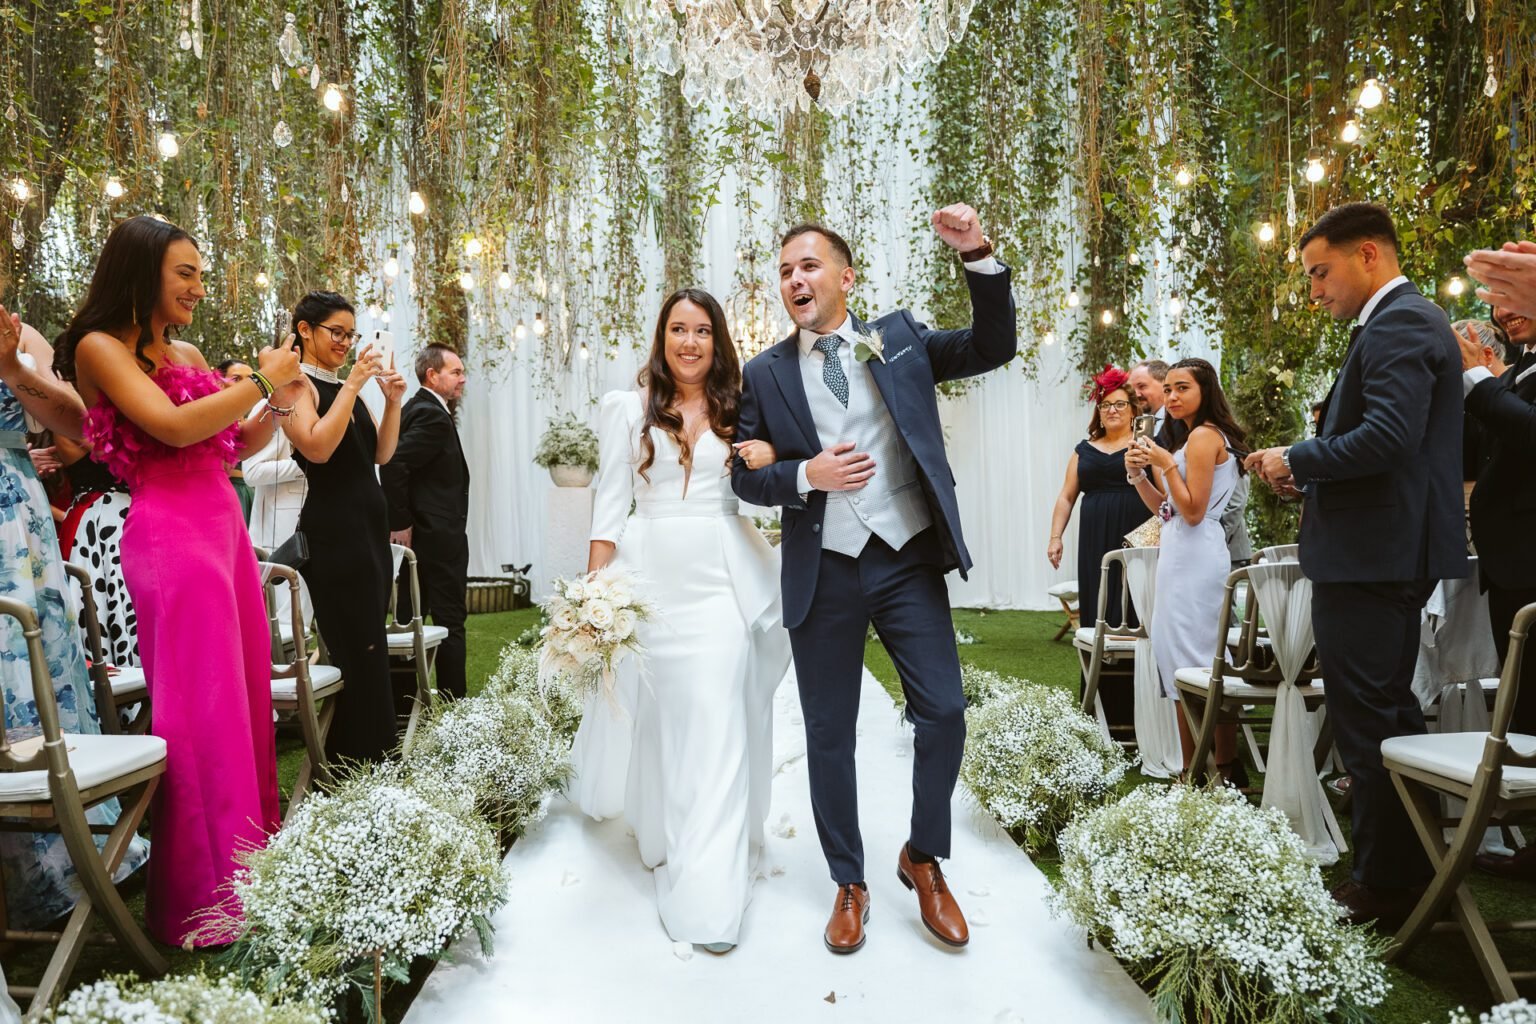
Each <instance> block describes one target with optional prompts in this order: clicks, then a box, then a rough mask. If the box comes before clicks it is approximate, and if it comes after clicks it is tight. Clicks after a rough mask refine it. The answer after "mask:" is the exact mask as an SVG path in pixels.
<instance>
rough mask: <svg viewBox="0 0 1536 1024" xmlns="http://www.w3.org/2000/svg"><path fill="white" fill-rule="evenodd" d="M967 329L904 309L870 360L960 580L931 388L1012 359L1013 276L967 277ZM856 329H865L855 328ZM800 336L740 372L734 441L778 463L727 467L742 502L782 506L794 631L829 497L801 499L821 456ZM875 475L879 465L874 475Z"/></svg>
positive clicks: (963, 561)
mask: <svg viewBox="0 0 1536 1024" xmlns="http://www.w3.org/2000/svg"><path fill="white" fill-rule="evenodd" d="M965 277H966V284H967V285H968V286H969V287H970V292H971V309H972V322H971V326H970V327H968V328H965V329H963V330H954V331H940V330H933V329H931V328H929V327H926V326H924V325H923V324H920V323H918V322H917V321H916V320H914V319H913V318H912V314H911V313H910V312H908V311H907V310H901V311H899V312H896V313H891V314H889V315H887V316H883V317H881V318H880V319H879V320H876V321H875V322H874V323H873V324H872V325H870V326H873V327H877V328H879V329H880V331H881V332H883V335H884V347H883V351H884V355H885V361H884V362H881V361H880V360H879V359H871V360H869V362H867V363H865V364H864V365H865V366H867V367H868V368H869V373H870V375H871V376H872V377H873V378H874V382H875V386H876V387H877V388H878V389H879V392H880V395H881V397H882V398H883V399H884V400H885V405H886V408H887V409H888V410H889V411H890V414H891V421H892V423H894V424H895V426H896V429H897V430H899V431H901V436H902V437H903V438H904V439H905V440H906V442H907V447H908V448H910V449H911V451H912V456H913V458H914V459H915V460H916V462H917V470H918V481H919V482H920V483H921V485H922V488H923V493H924V496H925V497H926V498H927V500H928V506H929V509H930V511H931V512H932V514H933V522H934V526H935V527H937V529H938V537H939V542H940V546H941V550H942V552H943V559H944V565H943V568H944V570H945V571H946V572H947V571H948V570H950V569H959V570H960V573H961V575H962V576H963V575H964V574H965V572H966V570H968V569H969V568H970V567H971V556H970V553H969V552H968V551H966V548H965V539H964V538H963V537H962V536H961V533H960V507H959V505H958V504H957V502H956V500H955V475H954V473H953V472H951V471H950V468H949V458H948V457H947V456H946V454H945V452H944V432H943V428H942V426H941V425H940V423H939V403H938V396H937V394H936V392H935V390H934V388H935V385H937V384H938V383H939V382H941V381H946V380H957V379H959V378H961V377H971V376H975V375H976V374H979V373H986V372H987V371H988V370H994V369H996V368H997V367H999V366H1002V365H1003V364H1004V363H1006V362H1008V360H1010V359H1012V358H1013V357H1014V355H1015V354H1016V353H1017V352H1018V334H1017V328H1016V327H1015V317H1014V308H1013V295H1012V292H1011V290H1010V288H1009V280H1010V273H1009V271H1008V268H1007V267H1004V268H1003V269H1002V270H1001V271H1000V272H999V273H996V274H976V273H970V272H967V273H966V275H965ZM855 325H856V326H860V327H862V326H864V325H862V324H859V322H858V321H857V320H855ZM798 340H799V332H798V331H796V332H795V333H794V334H791V335H790V336H789V337H788V338H786V339H784V340H783V341H781V342H779V343H778V344H777V345H775V346H773V347H772V348H770V349H768V350H767V351H765V352H763V353H762V354H760V355H758V356H757V357H756V358H755V359H753V360H752V361H751V362H749V363H747V365H746V368H745V369H744V370H743V371H742V394H741V418H740V420H739V421H738V423H737V427H736V438H737V440H741V441H746V440H753V439H760V440H763V441H767V442H768V443H769V444H771V445H773V448H774V451H775V452H776V453H777V456H778V461H776V462H775V463H774V464H773V465H772V466H769V467H767V468H765V469H758V470H749V469H747V468H746V466H745V465H744V464H743V463H742V462H741V460H740V459H737V460H735V463H734V464H733V466H732V468H731V486H732V487H733V488H734V489H735V491H736V494H737V495H738V496H739V497H740V498H742V500H744V501H748V502H751V503H752V504H754V505H763V506H772V505H779V506H782V507H783V540H782V542H781V546H780V550H781V552H782V554H783V561H782V570H781V580H782V585H783V597H784V625H785V626H787V627H788V628H790V629H794V628H796V627H797V626H799V625H800V624H801V623H802V622H804V621H805V616H806V613H807V612H808V611H809V610H810V606H811V598H812V596H814V595H815V593H816V578H817V575H818V573H819V569H820V566H821V522H822V517H823V515H824V514H825V512H826V507H827V496H826V494H825V493H824V492H822V491H815V490H813V491H811V492H810V494H809V495H808V496H807V498H806V500H804V501H802V500H801V498H800V492H799V490H798V488H797V484H796V480H797V477H798V475H799V471H800V464H801V463H802V462H805V461H806V460H807V459H811V458H814V457H815V456H817V455H819V454H820V453H821V451H822V444H821V440H820V438H819V437H818V436H817V433H816V423H815V420H814V419H813V418H812V416H811V406H810V403H809V402H808V401H807V400H806V397H805V382H804V379H803V378H802V377H801V375H800V349H799V345H798ZM875 472H876V473H879V472H880V469H879V467H876V469H875Z"/></svg>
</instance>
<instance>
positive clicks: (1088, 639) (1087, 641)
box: [1072, 626, 1136, 651]
mask: <svg viewBox="0 0 1536 1024" xmlns="http://www.w3.org/2000/svg"><path fill="white" fill-rule="evenodd" d="M1093 634H1094V627H1093V626H1083V627H1081V628H1080V629H1078V631H1077V633H1076V635H1074V636H1073V638H1072V646H1074V647H1077V648H1079V649H1081V650H1084V651H1091V650H1093ZM1104 649H1105V650H1106V651H1134V650H1135V649H1136V641H1135V640H1132V639H1130V638H1128V637H1123V636H1106V637H1105V638H1104Z"/></svg>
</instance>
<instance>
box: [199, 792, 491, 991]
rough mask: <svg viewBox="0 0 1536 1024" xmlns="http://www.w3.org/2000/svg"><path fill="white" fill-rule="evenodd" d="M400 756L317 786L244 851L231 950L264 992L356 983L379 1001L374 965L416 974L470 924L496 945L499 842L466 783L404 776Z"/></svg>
mask: <svg viewBox="0 0 1536 1024" xmlns="http://www.w3.org/2000/svg"><path fill="white" fill-rule="evenodd" d="M403 774H404V773H403V772H402V771H401V770H400V769H399V768H398V767H386V768H383V769H379V770H377V771H374V772H368V773H363V774H359V775H357V776H355V777H353V778H352V779H349V780H347V781H346V782H344V783H342V784H341V785H340V786H338V787H337V788H336V790H335V791H334V792H332V793H316V794H313V795H311V796H310V797H309V798H308V799H306V800H305V801H304V803H303V804H301V805H300V807H299V809H298V810H297V811H296V812H294V815H293V818H292V819H291V820H290V821H289V823H288V824H287V825H286V826H285V827H284V828H283V829H282V831H280V832H278V833H277V834H276V835H274V836H273V837H272V839H271V841H270V842H269V843H268V844H267V846H266V847H265V848H264V849H260V850H254V851H251V852H249V853H247V854H245V855H244V856H243V858H242V859H243V866H242V868H241V869H240V870H239V871H238V872H236V875H235V878H234V881H233V890H234V895H235V897H236V899H237V900H238V903H239V905H240V906H241V907H242V908H243V910H244V917H243V920H239V921H235V922H225V926H226V927H228V926H230V925H231V924H232V925H233V926H234V927H235V928H236V929H238V932H237V937H236V940H235V942H234V944H233V945H232V946H231V948H230V950H229V952H228V954H227V958H228V960H229V962H230V963H231V964H232V965H233V966H235V967H236V969H238V970H239V971H240V973H241V975H242V977H243V980H244V981H245V982H246V983H247V984H251V985H254V986H255V987H256V988H257V989H258V990H259V991H264V992H270V993H274V994H280V995H289V996H295V997H298V998H301V999H312V1000H314V1001H315V1002H317V1003H321V1004H327V1005H328V1004H331V1003H333V1002H334V1001H335V1000H336V998H337V997H338V996H340V995H342V994H343V993H344V992H345V991H346V990H347V989H348V988H349V987H355V988H356V989H358V990H359V992H360V993H362V996H363V1004H364V1006H365V1007H366V1008H368V1009H369V1010H370V1012H371V1011H372V1010H373V1008H374V1007H373V996H374V986H375V975H374V972H375V967H376V964H377V966H378V967H379V968H380V969H381V970H382V974H383V977H385V978H388V979H389V980H391V981H405V980H408V979H409V970H410V965H411V961H412V960H413V959H414V958H416V957H430V958H436V957H440V956H441V955H442V954H443V952H444V950H445V949H446V947H447V945H448V943H449V942H451V941H452V940H453V939H454V938H455V937H457V936H458V935H459V934H460V933H461V932H462V931H463V930H464V929H465V927H467V926H469V925H473V926H474V927H475V929H476V931H477V932H478V934H479V938H480V945H481V948H482V949H484V950H485V951H486V952H490V932H491V928H490V917H491V915H492V914H493V913H495V911H496V910H497V909H498V908H500V907H501V906H502V904H503V903H505V902H506V884H507V879H506V875H505V873H504V871H503V870H502V867H501V849H500V846H499V845H498V844H497V842H496V835H495V833H494V832H493V831H492V830H491V827H490V825H488V824H487V823H486V822H485V821H483V820H481V819H480V818H478V817H476V816H475V815H474V813H473V810H472V808H471V807H470V805H469V801H468V800H467V798H466V795H465V794H464V792H463V791H462V790H458V789H456V788H455V787H451V786H437V787H426V786H416V785H410V784H408V783H407V782H406V781H405V780H404V779H403V778H402V776H403Z"/></svg>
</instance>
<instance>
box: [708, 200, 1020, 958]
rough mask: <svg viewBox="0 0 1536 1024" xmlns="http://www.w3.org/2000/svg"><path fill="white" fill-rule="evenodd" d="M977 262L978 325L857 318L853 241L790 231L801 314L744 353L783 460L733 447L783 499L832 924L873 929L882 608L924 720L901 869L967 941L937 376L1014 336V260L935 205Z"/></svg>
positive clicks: (737, 482)
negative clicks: (871, 642) (872, 832)
mask: <svg viewBox="0 0 1536 1024" xmlns="http://www.w3.org/2000/svg"><path fill="white" fill-rule="evenodd" d="M932 222H933V227H934V230H935V231H936V232H938V235H939V238H940V239H941V240H942V241H943V242H944V244H945V245H948V246H949V247H950V248H952V249H955V250H956V251H957V252H958V253H959V254H960V258H961V260H962V261H963V262H964V264H965V270H966V274H965V277H966V284H967V285H968V286H969V288H970V292H971V306H972V310H973V316H972V324H971V326H970V327H968V328H965V329H962V330H951V331H940V330H933V329H930V328H928V327H926V326H924V325H922V324H920V323H918V322H917V321H916V320H914V319H913V318H912V314H911V313H909V312H907V311H906V310H902V311H900V312H897V313H892V314H890V315H889V316H884V317H881V318H880V319H879V320H876V321H874V322H873V323H864V322H863V321H861V320H859V319H858V318H856V317H852V316H850V315H849V314H848V292H849V291H850V290H851V289H852V288H853V284H854V280H855V277H856V273H855V271H854V267H853V255H852V253H851V252H850V251H849V248H848V243H847V242H845V241H843V239H842V238H840V237H839V236H838V235H837V234H836V233H835V232H832V231H829V230H828V229H826V228H824V227H821V226H819V225H814V224H802V225H800V226H798V227H795V228H792V229H791V230H790V231H789V232H788V233H787V234H786V235H785V236H784V241H783V246H782V249H781V251H780V254H779V292H780V295H781V296H782V298H783V300H784V307H785V309H786V310H788V311H789V316H790V319H791V320H793V321H794V323H795V325H796V330H795V332H794V333H793V334H791V335H790V336H789V337H788V338H786V339H784V340H783V341H781V342H780V343H779V344H777V345H775V346H774V347H773V348H771V349H769V350H768V351H766V352H764V353H762V354H761V355H759V356H758V357H757V358H755V359H753V360H752V361H751V362H750V363H748V364H747V366H746V368H745V370H744V371H743V374H742V397H741V418H740V422H739V424H738V426H737V441H738V442H741V441H747V440H752V439H761V440H764V441H767V442H768V443H770V444H771V445H772V446H773V447H774V450H775V452H776V454H777V461H776V462H774V463H773V464H772V465H770V466H768V467H766V468H758V469H754V468H753V467H752V466H751V465H749V464H747V463H746V462H745V461H744V460H738V461H737V464H736V465H735V466H734V467H733V469H732V484H733V486H734V488H735V490H736V493H737V494H738V495H739V496H740V497H741V498H743V499H744V500H746V501H748V502H751V503H752V504H754V505H765V506H771V505H779V506H782V507H783V528H784V532H783V542H782V546H781V551H782V553H783V569H782V587H783V604H784V625H785V626H786V627H787V628H788V630H789V637H790V643H791V646H792V648H793V650H794V657H795V672H796V675H797V676H798V678H799V686H800V702H801V705H802V708H803V711H804V714H805V733H806V748H807V755H806V760H807V765H808V771H809V774H810V785H811V806H812V808H813V810H814V813H815V818H816V832H817V835H818V836H819V837H820V839H821V847H822V851H823V853H824V854H825V855H826V858H827V864H828V866H829V868H830V869H831V874H832V880H833V881H834V882H836V883H837V886H838V890H837V897H836V900H835V901H834V904H833V909H832V916H831V919H830V920H829V921H828V924H827V929H826V932H825V934H824V935H823V941H824V942H825V944H826V946H827V948H828V949H829V950H830V951H832V952H834V953H852V952H854V951H856V950H858V949H859V948H861V947H862V946H863V945H864V922H865V921H867V920H868V918H869V889H868V886H867V885H866V884H865V880H864V878H865V875H864V846H863V840H862V838H861V837H860V835H859V820H858V788H857V784H856V780H855V778H854V730H855V723H856V719H857V717H858V710H859V689H860V682H861V679H862V674H863V665H864V638H865V634H866V632H867V630H868V628H869V625H870V623H871V622H873V623H874V626H875V629H876V631H877V632H878V633H879V634H880V639H881V642H882V643H884V645H885V648H886V650H887V651H888V652H889V653H890V655H891V660H892V661H893V662H894V663H895V665H896V671H897V673H898V675H900V677H901V685H902V689H903V691H904V692H905V694H906V698H907V718H908V719H909V720H910V721H911V722H912V725H913V730H914V733H915V739H914V758H913V765H912V822H911V831H910V833H909V837H910V838H909V841H908V842H906V843H905V844H903V846H902V848H901V851H900V853H899V854H898V856H897V876H898V878H899V879H900V880H901V882H902V884H903V885H905V886H906V887H907V888H908V889H912V890H914V891H915V892H916V893H917V897H918V908H919V913H920V915H921V917H922V920H923V923H924V924H925V925H926V926H927V928H928V930H929V931H930V932H931V933H932V934H933V935H934V936H935V937H936V938H938V939H940V940H941V941H943V942H944V943H946V944H948V945H950V946H963V945H965V944H966V942H967V941H968V940H969V932H968V930H967V928H966V923H965V918H964V916H963V915H962V913H961V911H960V908H959V906H958V905H957V904H956V902H955V899H954V896H953V895H952V894H951V893H950V891H949V889H948V887H947V886H946V885H945V882H944V875H943V872H942V871H941V870H940V869H939V865H938V858H941V857H948V856H949V843H950V814H949V805H950V797H951V795H952V794H953V792H954V788H955V780H956V778H957V777H958V775H959V771H960V759H961V756H962V754H963V753H964V750H965V696H964V694H962V692H961V689H960V659H959V656H958V654H957V653H956V651H955V635H954V623H953V620H952V619H951V617H950V611H949V595H948V591H947V590H946V589H945V584H944V574H945V573H946V572H948V571H949V570H951V569H959V570H960V572H961V573H962V574H964V573H965V571H966V570H967V569H969V568H970V566H971V558H970V554H969V553H968V552H967V551H966V547H965V540H964V539H963V538H962V536H961V533H960V513H959V508H958V506H957V504H956V501H955V478H954V474H953V473H951V472H950V468H949V461H948V458H947V457H946V455H945V452H944V436H943V430H942V427H941V426H940V423H939V406H938V400H937V396H936V395H935V391H934V388H935V385H937V384H938V383H940V382H941V381H946V380H955V379H957V378H960V377H969V376H973V375H975V374H980V373H985V372H987V371H988V370H993V369H996V368H997V367H999V366H1002V365H1003V364H1004V363H1006V362H1008V360H1009V359H1011V358H1013V356H1014V354H1015V352H1016V351H1017V349H1018V339H1017V335H1016V329H1015V325H1014V309H1013V299H1012V296H1011V294H1010V292H1009V273H1008V269H1007V268H1006V267H1004V266H1003V265H1002V264H1000V263H998V262H997V261H996V260H995V259H993V257H992V243H991V242H990V241H988V240H987V238H986V237H985V235H983V234H982V230H981V225H980V223H979V222H978V220H977V217H976V211H975V210H973V209H971V208H970V207H969V206H965V205H963V204H962V205H955V206H949V207H945V208H944V209H942V210H939V211H938V212H936V213H935V214H934V215H933V218H932Z"/></svg>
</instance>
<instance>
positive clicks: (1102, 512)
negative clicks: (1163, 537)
mask: <svg viewBox="0 0 1536 1024" xmlns="http://www.w3.org/2000/svg"><path fill="white" fill-rule="evenodd" d="M1127 377H1128V375H1127V374H1126V372H1125V371H1124V370H1122V369H1120V368H1118V367H1114V366H1109V367H1105V369H1104V372H1103V373H1101V374H1099V375H1098V376H1097V377H1095V378H1094V379H1093V385H1092V390H1091V391H1090V394H1089V399H1090V401H1091V402H1092V403H1093V415H1092V417H1091V418H1090V419H1089V421H1088V437H1087V439H1086V440H1083V441H1079V442H1077V447H1076V448H1075V449H1073V452H1072V457H1071V458H1070V459H1069V460H1068V461H1067V478H1066V480H1065V482H1063V483H1062V485H1061V493H1060V494H1058V495H1057V496H1056V508H1055V511H1054V512H1053V513H1052V515H1051V539H1050V542H1049V543H1048V544H1047V545H1046V549H1045V557H1046V558H1048V559H1050V562H1051V567H1052V568H1056V569H1059V568H1061V554H1062V536H1063V534H1064V533H1065V532H1066V528H1067V523H1068V521H1069V520H1070V519H1071V518H1072V506H1073V505H1074V504H1076V503H1077V497H1078V495H1079V494H1081V495H1082V497H1083V515H1082V518H1081V519H1080V520H1079V521H1078V526H1077V593H1078V607H1079V608H1081V609H1082V611H1083V614H1084V615H1085V616H1088V617H1091V616H1096V615H1097V614H1098V610H1099V565H1100V563H1101V562H1103V560H1104V555H1105V554H1106V553H1107V552H1110V551H1117V550H1119V549H1120V548H1121V547H1122V546H1124V543H1125V535H1126V534H1127V533H1130V532H1131V531H1132V530H1134V529H1136V527H1137V526H1139V525H1140V524H1141V523H1142V522H1143V521H1144V520H1145V519H1146V518H1147V513H1146V510H1145V509H1144V508H1142V504H1141V498H1140V497H1138V496H1137V494H1136V489H1135V488H1134V487H1132V486H1131V485H1130V483H1128V482H1127V480H1126V472H1125V450H1126V447H1127V446H1128V445H1129V444H1130V443H1131V424H1132V422H1133V421H1134V419H1135V416H1134V413H1135V400H1134V398H1133V396H1132V394H1131V391H1130V388H1129V385H1128V383H1127ZM1083 621H1084V624H1085V625H1086V624H1087V623H1088V622H1089V621H1091V619H1090V618H1084V620H1083ZM1104 621H1106V622H1110V623H1116V624H1118V623H1119V622H1121V608H1120V571H1119V568H1118V567H1116V568H1115V570H1114V571H1113V572H1112V573H1111V574H1110V578H1109V593H1108V595H1107V600H1106V604H1105V606H1104Z"/></svg>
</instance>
